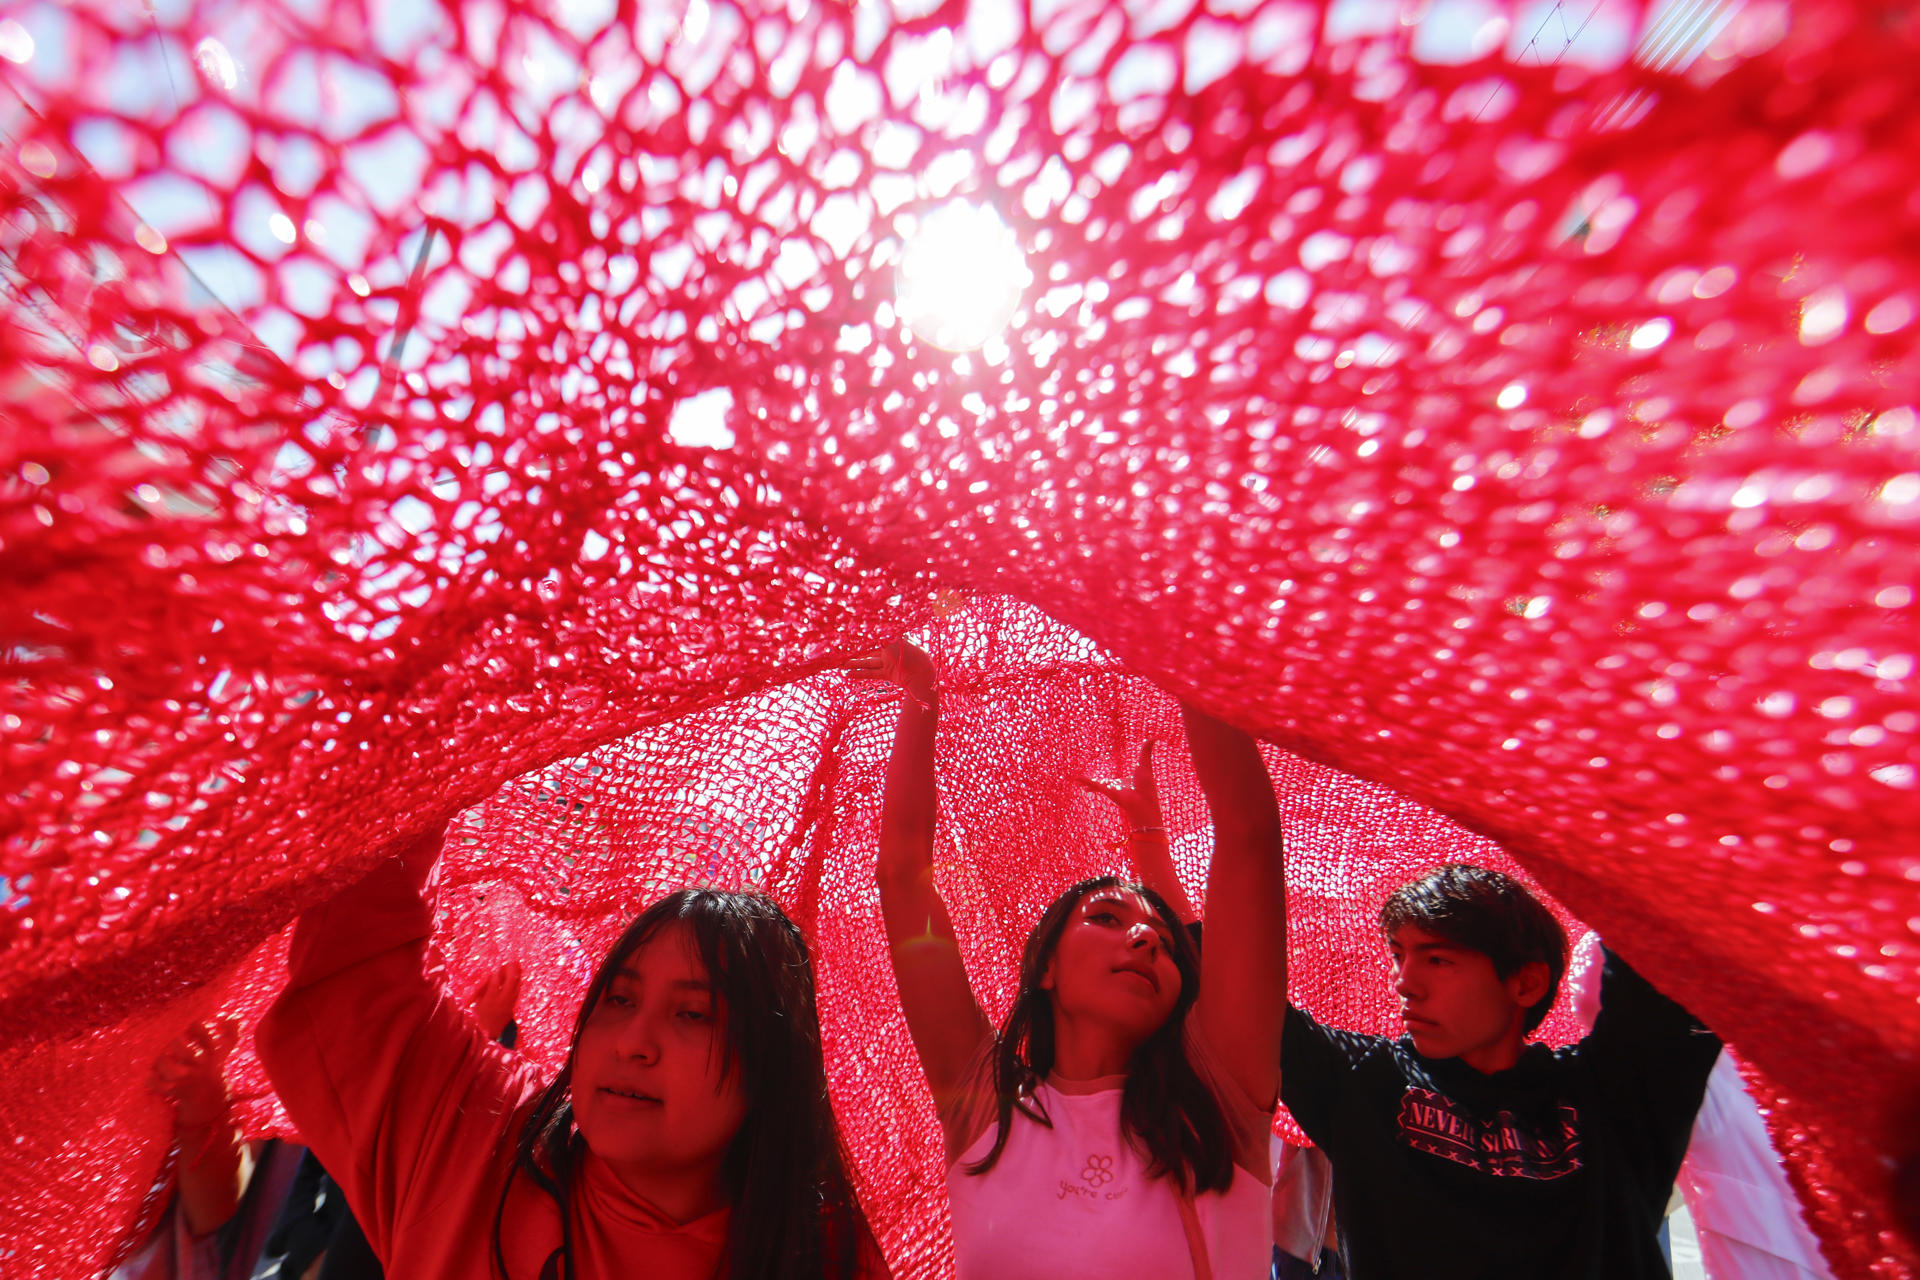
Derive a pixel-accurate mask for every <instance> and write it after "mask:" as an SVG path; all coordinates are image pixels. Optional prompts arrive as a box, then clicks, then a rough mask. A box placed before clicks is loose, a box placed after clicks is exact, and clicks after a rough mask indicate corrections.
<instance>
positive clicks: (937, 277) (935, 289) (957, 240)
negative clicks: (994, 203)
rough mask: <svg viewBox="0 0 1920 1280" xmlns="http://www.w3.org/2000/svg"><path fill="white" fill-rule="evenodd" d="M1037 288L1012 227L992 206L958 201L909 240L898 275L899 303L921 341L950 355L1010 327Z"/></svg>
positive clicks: (927, 221)
mask: <svg viewBox="0 0 1920 1280" xmlns="http://www.w3.org/2000/svg"><path fill="white" fill-rule="evenodd" d="M1031 283H1033V273H1032V272H1030V271H1028V270H1027V258H1026V255H1025V254H1024V253H1022V252H1021V251H1020V246H1019V244H1017V243H1016V242H1015V240H1014V236H1013V229H1012V228H1010V227H1009V226H1007V224H1006V222H1005V221H1003V220H1002V219H1001V217H1000V214H999V213H998V212H997V211H996V210H994V209H993V208H992V207H991V206H989V205H979V204H972V203H969V202H968V201H965V200H955V201H953V202H951V203H949V204H944V205H941V206H940V207H939V208H937V209H935V210H933V211H932V212H931V213H928V214H927V215H925V216H924V217H923V218H921V219H920V224H919V226H917V227H916V228H915V229H914V231H913V233H912V234H911V235H910V236H908V237H907V245H906V250H905V252H904V253H903V254H902V255H901V258H900V265H899V267H898V268H897V269H896V271H895V278H894V287H895V306H896V308H897V309H898V311H899V313H900V318H901V319H902V320H904V321H906V324H907V327H908V328H909V329H911V330H912V331H913V334H914V336H915V337H917V338H919V339H920V340H921V341H922V342H925V343H927V344H929V345H931V346H935V347H939V348H941V349H942V350H944V351H973V350H975V349H977V348H979V347H981V346H983V345H985V343H986V342H987V341H988V340H990V339H991V338H993V337H994V336H995V335H997V334H998V333H1000V332H1001V330H1003V329H1005V328H1006V327H1007V325H1008V324H1009V323H1011V322H1012V320H1013V313H1014V311H1015V310H1016V309H1017V308H1018V307H1019V305H1020V293H1021V291H1022V290H1023V289H1025V288H1026V287H1027V286H1028V285H1029V284H1031Z"/></svg>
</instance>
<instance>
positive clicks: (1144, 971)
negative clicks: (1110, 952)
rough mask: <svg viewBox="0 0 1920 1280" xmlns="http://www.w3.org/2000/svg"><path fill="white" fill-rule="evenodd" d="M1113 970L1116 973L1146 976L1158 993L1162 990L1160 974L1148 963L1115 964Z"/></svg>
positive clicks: (1149, 983)
mask: <svg viewBox="0 0 1920 1280" xmlns="http://www.w3.org/2000/svg"><path fill="white" fill-rule="evenodd" d="M1113 971H1114V972H1115V973H1133V974H1138V975H1139V976H1140V977H1142V978H1145V979H1146V980H1147V983H1148V985H1150V986H1151V987H1152V988H1153V989H1154V991H1155V993H1156V994H1157V993H1158V992H1159V990H1160V975H1159V974H1157V973H1155V972H1154V971H1153V970H1152V968H1150V967H1149V966H1147V965H1144V964H1122V965H1115V966H1114V969H1113Z"/></svg>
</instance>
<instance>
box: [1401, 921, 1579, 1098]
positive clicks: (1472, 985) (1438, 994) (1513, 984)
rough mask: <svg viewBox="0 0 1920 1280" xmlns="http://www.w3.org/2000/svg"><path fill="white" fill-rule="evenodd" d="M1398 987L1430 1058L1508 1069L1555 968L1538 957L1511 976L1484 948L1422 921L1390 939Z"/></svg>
mask: <svg viewBox="0 0 1920 1280" xmlns="http://www.w3.org/2000/svg"><path fill="white" fill-rule="evenodd" d="M1387 947H1388V949H1389V950H1390V951H1391V952H1392V954H1393V989H1394V991H1395V993H1396V994H1398V995H1399V997H1400V1013H1401V1018H1402V1020H1403V1021H1404V1022H1405V1024H1406V1028H1407V1034H1408V1035H1410V1036H1412V1037H1413V1047H1414V1048H1415V1049H1417V1050H1419V1052H1420V1053H1421V1054H1422V1055H1423V1056H1425V1057H1428V1058H1461V1059H1463V1060H1465V1062H1466V1063H1467V1065H1468V1066H1470V1067H1473V1068H1474V1069H1475V1070H1478V1071H1483V1072H1493V1071H1503V1070H1505V1069H1506V1068H1508V1067H1510V1066H1512V1065H1513V1062H1514V1060H1515V1059H1516V1058H1518V1056H1519V1053H1520V1048H1521V1045H1522V1044H1524V1043H1525V1041H1526V1032H1525V1031H1524V1030H1523V1029H1522V1028H1523V1027H1524V1026H1525V1018H1526V1012H1527V1009H1528V1008H1529V1007H1531V1006H1532V1005H1533V1003H1534V1002H1535V1001H1537V1000H1539V999H1540V998H1541V997H1542V996H1544V995H1545V994H1546V979H1547V972H1546V969H1547V967H1546V966H1545V965H1543V964H1538V963H1531V964H1525V965H1522V966H1521V967H1520V970H1519V971H1518V972H1517V973H1515V974H1513V975H1512V976H1511V977H1507V978H1502V977H1501V976H1500V975H1499V974H1498V973H1497V972H1495V971H1494V967H1493V961H1492V960H1491V959H1490V958H1488V957H1487V956H1486V955H1485V954H1483V953H1482V952H1479V951H1473V950H1470V949H1469V948H1466V947H1462V946H1459V945H1457V944H1455V943H1452V942H1449V941H1447V940H1446V939H1445V938H1442V937H1441V936H1440V935H1438V934H1435V933H1428V932H1427V931H1426V930H1425V929H1421V928H1419V927H1417V926H1415V925H1410V924H1409V925H1402V926H1400V927H1399V928H1398V929H1396V930H1394V931H1393V933H1392V935H1391V936H1389V937H1388V939H1387Z"/></svg>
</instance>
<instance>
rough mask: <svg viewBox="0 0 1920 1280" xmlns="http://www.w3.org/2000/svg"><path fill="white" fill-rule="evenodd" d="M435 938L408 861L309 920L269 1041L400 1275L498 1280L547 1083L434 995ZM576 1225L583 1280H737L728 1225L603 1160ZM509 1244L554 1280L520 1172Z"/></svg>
mask: <svg viewBox="0 0 1920 1280" xmlns="http://www.w3.org/2000/svg"><path fill="white" fill-rule="evenodd" d="M429 924H430V915H429V912H428V909H427V904H426V902H425V901H424V900H423V899H422V897H421V895H420V892H419V890H418V889H417V888H416V887H415V884H414V882H413V880H412V879H411V878H410V876H409V872H408V868H407V867H406V866H405V865H403V864H402V863H401V862H400V861H399V860H398V859H395V860H393V861H390V862H388V863H385V864H383V865H382V866H381V867H379V868H378V869H377V870H375V871H374V872H373V874H371V875H369V876H368V877H367V878H366V879H365V880H363V881H361V882H360V883H359V884H357V885H355V886H354V887H353V888H351V889H348V890H347V891H346V892H344V893H341V894H339V895H338V896H337V897H335V898H334V899H333V900H332V901H331V902H328V903H326V904H325V905H324V906H320V907H316V908H315V909H313V910H312V911H310V912H308V913H307V914H306V916H305V917H304V918H302V920H301V921H300V924H299V927H298V928H297V929H296V930H295V931H294V936H293V950H292V955H291V957H290V958H289V962H288V969H289V980H288V983H287V989H286V991H285V992H284V993H283V994H282V995H281V996H280V998H279V999H278V1000H277V1001H276V1002H275V1003H274V1006H273V1008H272V1009H271V1010H270V1011H269V1012H268V1014H267V1016H266V1018H265V1019H264V1020H262V1022H261V1024H260V1027H259V1030H258V1032H257V1033H256V1043H257V1045H258V1047H259V1051H260V1057H261V1060H262V1061H263V1062H265V1064H266V1067H267V1073H268V1075H269V1076H271V1077H272V1080H273V1085H274V1088H275V1089H276V1090H277V1091H278V1092H279V1095H280V1099H281V1101H282V1102H284V1103H285V1104H286V1108H287V1113H288V1114H289V1115H290V1116H292V1118H293V1122H294V1123H295V1124H296V1125H297V1126H299V1129H300V1132H301V1134H302V1136H303V1137H304V1138H305V1139H306V1142H307V1144H308V1145H309V1146H310V1147H312V1148H313V1151H314V1153H315V1154H316V1155H317V1156H318V1157H319V1158H320V1162H321V1163H322V1164H324V1165H325V1166H326V1168H327V1170H328V1172H329V1173H331V1174H332V1175H333V1176H334V1178H335V1179H336V1180H337V1181H338V1182H339V1183H340V1186H341V1187H342V1189H344V1190H345V1192H346V1196H347V1203H348V1204H349V1205H350V1206H351V1207H352V1209H353V1212H354V1216H355V1217H357V1218H358V1219H359V1220H360V1225H361V1227H362V1228H363V1229H364V1230H365V1231H366V1234H367V1239H368V1240H369V1241H370V1242H371V1243H372V1244H373V1248H374V1252H375V1253H377V1254H379V1255H380V1257H381V1258H382V1259H383V1260H384V1261H385V1263H386V1266H387V1274H388V1275H391V1276H399V1277H405V1278H406V1280H479V1278H480V1277H485V1276H489V1275H492V1274H494V1273H493V1271H492V1269H491V1267H492V1260H491V1251H492V1240H493V1220H494V1210H495V1208H496V1207H497V1206H498V1205H499V1203H500V1191H501V1188H502V1187H503V1186H504V1185H505V1184H506V1182H507V1179H508V1177H509V1175H510V1174H512V1172H513V1152H514V1144H515V1141H516V1140H517V1138H518V1136H519V1133H520V1127H521V1125H522V1124H523V1123H524V1122H525V1120H526V1118H527V1115H528V1113H529V1112H530V1111H531V1110H532V1108H533V1103H534V1099H535V1097H536V1096H537V1095H538V1094H539V1092H540V1089H541V1088H542V1086H543V1085H544V1084H545V1081H544V1080H542V1079H541V1078H540V1077H538V1076H537V1075H535V1074H534V1073H533V1071H532V1070H531V1069H530V1068H529V1066H528V1064H527V1063H525V1062H524V1061H523V1060H521V1059H519V1058H517V1057H516V1056H515V1055H513V1054H511V1053H509V1052H508V1051H507V1050H505V1049H503V1048H501V1047H500V1046H499V1045H496V1044H493V1043H492V1042H490V1041H489V1040H487V1038H486V1037H485V1036H484V1035H483V1034H482V1033H481V1031H480V1029H479V1028H478V1027H477V1026H476V1025H475V1024H474V1023H473V1022H472V1021H471V1020H470V1019H468V1018H467V1017H466V1015H465V1014H464V1013H463V1012H462V1010H461V1009H460V1008H459V1006H458V1005H456V1004H455V1003H454V1002H453V1001H452V1000H451V999H450V998H449V997H448V995H447V993H446V991H445V990H444V989H443V988H442V987H440V986H439V985H438V984H436V983H433V982H430V981H429V980H428V978H427V976H426V954H427V933H428V928H429ZM572 1212H573V1255H574V1256H573V1262H574V1271H575V1274H576V1276H577V1277H578V1280H614V1277H620V1278H621V1280H625V1278H626V1277H630V1276H633V1275H646V1276H648V1277H653V1278H655V1280H713V1278H714V1277H717V1276H720V1275H722V1274H723V1271H722V1267H723V1259H724V1254H725V1247H726V1235H727V1218H728V1211H727V1210H725V1209H722V1210H720V1211H719V1212H717V1213H712V1214H709V1215H707V1216H706V1217H704V1218H699V1219H696V1220H695V1221H693V1222H688V1223H684V1224H680V1223H675V1222H673V1221H672V1220H671V1219H669V1218H667V1217H666V1216H665V1215H664V1214H662V1213H661V1212H660V1211H659V1210H657V1209H655V1208H654V1207H653V1206H652V1205H650V1204H649V1203H647V1202H646V1201H645V1200H642V1199H640V1198H639V1197H638V1196H635V1195H634V1194H633V1193H632V1192H630V1191H627V1190H626V1189H625V1188H624V1187H622V1185H621V1184H620V1182H619V1181H618V1180H617V1179H616V1178H615V1177H613V1175H612V1173H611V1172H610V1171H609V1170H608V1169H607V1167H606V1166H605V1165H604V1164H602V1163H601V1162H600V1161H598V1160H596V1159H595V1158H594V1157H593V1156H592V1154H591V1153H588V1154H587V1155H586V1157H585V1159H584V1160H583V1161H582V1164H581V1168H580V1170H579V1174H578V1178H577V1181H576V1182H575V1185H574V1194H573V1207H572ZM500 1238H501V1244H502V1247H503V1248H504V1249H505V1251H506V1263H507V1277H508V1280H540V1277H541V1274H542V1270H543V1268H544V1267H545V1265H546V1263H547V1261H548V1259H549V1258H551V1257H553V1256H554V1254H555V1251H556V1250H558V1249H559V1247H560V1213H559V1207H558V1206H557V1205H556V1204H555V1203H554V1201H553V1199H552V1197H550V1196H548V1195H547V1194H546V1193H545V1192H543V1191H541V1190H540V1189H539V1188H538V1187H537V1186H535V1185H534V1184H533V1183H532V1181H531V1180H530V1179H528V1178H527V1177H526V1176H525V1175H524V1174H519V1175H515V1176H514V1177H513V1187H512V1190H511V1191H510V1192H509V1194H508V1198H507V1205H506V1216H505V1219H504V1220H503V1222H502V1230H501V1233H500ZM553 1274H556V1275H557V1274H558V1272H555V1273H553ZM881 1274H884V1264H883V1269H882V1271H881Z"/></svg>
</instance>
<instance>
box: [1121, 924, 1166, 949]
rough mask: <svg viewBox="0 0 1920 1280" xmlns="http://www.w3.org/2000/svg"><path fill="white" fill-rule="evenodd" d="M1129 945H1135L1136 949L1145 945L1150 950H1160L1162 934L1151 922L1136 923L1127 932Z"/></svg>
mask: <svg viewBox="0 0 1920 1280" xmlns="http://www.w3.org/2000/svg"><path fill="white" fill-rule="evenodd" d="M1127 945H1128V946H1130V947H1133V948H1134V949H1135V950H1139V949H1140V948H1143V947H1144V948H1147V949H1148V950H1151V951H1154V952H1158V951H1159V950H1160V935H1159V933H1158V932H1156V931H1155V930H1154V927H1153V926H1152V925H1150V924H1136V925H1135V926H1133V928H1132V929H1130V930H1129V931H1128V933H1127Z"/></svg>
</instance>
